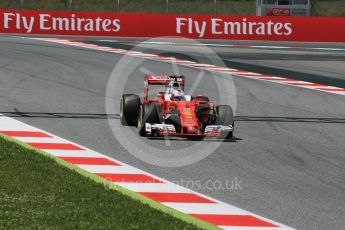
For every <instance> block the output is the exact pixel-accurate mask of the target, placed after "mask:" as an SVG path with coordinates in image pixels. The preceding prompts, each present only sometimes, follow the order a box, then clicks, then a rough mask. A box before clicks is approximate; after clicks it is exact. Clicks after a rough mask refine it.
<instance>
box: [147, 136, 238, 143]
mask: <svg viewBox="0 0 345 230" xmlns="http://www.w3.org/2000/svg"><path fill="white" fill-rule="evenodd" d="M148 139H149V140H159V141H164V140H169V141H198V142H200V141H203V142H238V141H241V140H243V139H242V138H239V137H233V138H231V139H226V140H224V139H213V138H212V139H211V138H179V137H148Z"/></svg>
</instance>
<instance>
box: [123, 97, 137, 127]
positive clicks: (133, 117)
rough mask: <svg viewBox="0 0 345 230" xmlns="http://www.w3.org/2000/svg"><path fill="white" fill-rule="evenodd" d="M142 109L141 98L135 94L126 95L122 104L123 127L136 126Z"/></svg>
mask: <svg viewBox="0 0 345 230" xmlns="http://www.w3.org/2000/svg"><path fill="white" fill-rule="evenodd" d="M139 108H140V98H139V96H138V95H135V94H124V95H122V97H121V102H120V121H121V124H122V125H126V126H127V125H128V126H136V125H137V119H138V112H139Z"/></svg>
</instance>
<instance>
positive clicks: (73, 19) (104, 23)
mask: <svg viewBox="0 0 345 230" xmlns="http://www.w3.org/2000/svg"><path fill="white" fill-rule="evenodd" d="M3 28H4V29H11V28H15V29H17V30H22V31H24V32H25V33H31V32H32V31H33V30H34V29H36V30H37V29H38V30H40V31H86V32H118V31H120V29H121V25H120V19H109V18H106V19H104V18H101V17H97V18H85V17H77V16H76V15H75V14H71V15H69V16H65V17H55V16H52V15H50V14H38V15H35V16H25V15H21V14H20V13H4V14H3Z"/></svg>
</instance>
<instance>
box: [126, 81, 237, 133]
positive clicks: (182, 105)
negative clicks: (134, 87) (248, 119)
mask: <svg viewBox="0 0 345 230" xmlns="http://www.w3.org/2000/svg"><path fill="white" fill-rule="evenodd" d="M144 84H145V85H144V98H143V102H142V103H141V100H140V97H139V96H138V95H135V94H124V95H122V98H121V103H120V121H121V124H122V125H129V126H137V128H138V132H139V135H140V136H151V137H160V136H161V137H162V136H180V137H187V138H188V137H217V138H221V139H230V138H231V137H232V136H233V132H234V114H233V110H232V108H231V106H229V105H218V106H215V102H210V101H209V98H208V97H205V96H201V95H198V96H191V95H186V94H184V85H185V78H184V76H154V75H146V76H145V77H144ZM150 85H164V86H165V92H159V93H158V94H157V95H156V97H155V98H153V99H149V98H148V96H149V95H148V92H149V86H150Z"/></svg>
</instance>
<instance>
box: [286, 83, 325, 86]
mask: <svg viewBox="0 0 345 230" xmlns="http://www.w3.org/2000/svg"><path fill="white" fill-rule="evenodd" d="M287 84H289V85H296V86H315V87H317V86H324V85H322V84H318V83H309V82H287Z"/></svg>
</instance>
